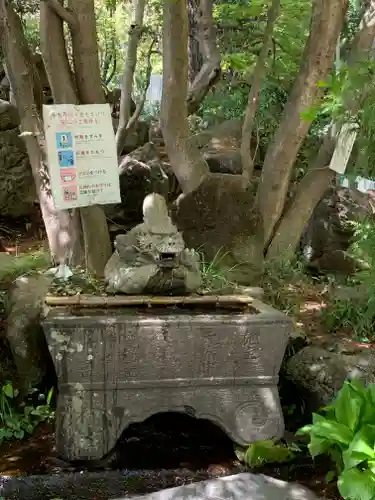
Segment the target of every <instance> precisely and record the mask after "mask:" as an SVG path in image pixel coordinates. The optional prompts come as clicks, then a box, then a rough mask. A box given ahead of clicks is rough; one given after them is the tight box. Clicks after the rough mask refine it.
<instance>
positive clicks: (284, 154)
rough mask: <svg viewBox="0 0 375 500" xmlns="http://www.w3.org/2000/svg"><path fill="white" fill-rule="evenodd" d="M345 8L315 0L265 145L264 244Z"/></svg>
mask: <svg viewBox="0 0 375 500" xmlns="http://www.w3.org/2000/svg"><path fill="white" fill-rule="evenodd" d="M346 8H347V0H314V3H313V11H312V18H311V25H310V34H309V38H308V41H307V44H306V47H305V50H304V53H303V56H302V63H301V69H300V72H299V75H298V78H297V80H296V82H295V84H294V87H293V90H292V92H291V95H290V97H289V100H288V103H287V104H286V106H285V110H284V114H283V118H282V120H281V123H280V125H279V128H278V130H277V132H276V134H275V137H274V139H273V141H272V142H271V145H270V146H269V148H268V151H267V154H266V158H265V161H264V165H263V170H262V176H261V181H260V185H259V189H258V203H259V208H260V212H261V214H262V217H263V221H264V237H265V246H267V244H268V242H269V240H270V238H271V237H272V233H273V231H274V228H275V226H276V224H277V222H278V220H279V218H280V216H281V214H282V211H283V209H284V204H285V200H286V195H287V192H288V187H289V182H290V177H291V172H292V169H293V165H294V162H295V159H296V156H297V154H298V151H299V149H300V147H301V145H302V142H303V140H304V138H305V137H306V135H307V133H308V130H309V127H310V123H309V122H308V121H306V120H304V119H303V118H302V117H301V114H302V112H303V111H306V109H308V108H310V107H311V106H313V105H314V104H315V103H316V102H317V100H318V99H319V98H320V97H321V95H322V89H320V88H319V87H318V86H317V83H318V82H319V81H320V80H324V79H325V78H326V77H327V76H328V74H329V71H330V70H331V67H332V63H333V56H334V54H335V49H336V43H337V39H338V36H339V34H340V30H341V27H342V24H343V20H344V15H345V12H346Z"/></svg>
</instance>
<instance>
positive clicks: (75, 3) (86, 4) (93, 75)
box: [69, 0, 105, 104]
mask: <svg viewBox="0 0 375 500" xmlns="http://www.w3.org/2000/svg"><path fill="white" fill-rule="evenodd" d="M69 7H70V9H71V12H72V13H73V14H74V16H75V18H76V20H77V23H78V28H77V29H75V28H74V29H71V30H70V31H71V36H72V46H73V63H74V71H75V77H76V85H77V90H78V97H79V100H80V102H81V104H105V97H104V91H103V87H102V84H101V76H100V66H99V56H98V34H97V31H96V20H95V9H94V0H69Z"/></svg>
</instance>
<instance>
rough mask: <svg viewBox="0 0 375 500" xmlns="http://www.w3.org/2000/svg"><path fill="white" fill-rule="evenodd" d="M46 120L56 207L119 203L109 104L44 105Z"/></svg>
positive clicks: (49, 161)
mask: <svg viewBox="0 0 375 500" xmlns="http://www.w3.org/2000/svg"><path fill="white" fill-rule="evenodd" d="M43 120H44V131H45V136H46V146H47V156H48V165H49V172H50V177H51V188H52V192H53V198H54V201H55V206H56V208H57V209H58V210H65V209H68V208H77V207H87V206H89V205H100V204H110V203H119V202H120V201H121V197H120V181H119V173H118V163H117V154H116V144H115V136H114V132H113V127H112V118H111V113H110V108H109V105H108V104H88V105H80V106H74V105H72V104H58V105H52V106H43Z"/></svg>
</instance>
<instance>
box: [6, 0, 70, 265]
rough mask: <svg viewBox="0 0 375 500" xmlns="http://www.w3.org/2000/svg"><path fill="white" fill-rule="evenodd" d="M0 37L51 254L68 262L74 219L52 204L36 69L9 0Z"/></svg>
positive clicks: (61, 261)
mask: <svg viewBox="0 0 375 500" xmlns="http://www.w3.org/2000/svg"><path fill="white" fill-rule="evenodd" d="M0 23H1V30H0V40H1V46H2V49H3V53H4V57H5V60H6V67H7V71H8V74H9V81H10V84H11V86H12V88H13V90H14V93H15V98H16V102H17V106H18V111H19V115H20V120H21V131H22V134H23V137H24V139H25V143H26V147H27V151H28V154H29V158H30V163H31V168H32V171H33V175H34V180H35V185H36V189H37V193H38V197H39V202H40V208H41V212H42V216H43V220H44V224H45V227H46V232H47V237H48V242H49V246H50V251H51V256H52V258H53V260H54V261H55V262H56V263H61V264H62V263H68V262H69V261H70V258H71V256H72V254H73V251H74V248H75V243H76V242H75V241H74V236H75V235H76V234H77V231H76V228H75V227H74V222H75V221H74V219H72V218H71V216H70V214H69V212H68V211H66V210H65V211H57V210H56V209H55V206H54V202H53V198H52V193H51V188H50V183H49V173H48V168H47V162H46V158H45V156H44V147H43V146H44V145H43V142H44V131H43V125H42V121H41V116H40V114H39V112H40V103H39V98H40V95H39V92H38V90H36V89H35V72H36V69H35V68H34V67H33V61H32V57H31V53H30V51H29V49H28V46H27V42H26V40H25V37H24V34H23V29H22V24H21V21H20V19H19V17H18V16H17V14H16V13H15V11H14V10H13V7H12V5H11V2H9V0H0Z"/></svg>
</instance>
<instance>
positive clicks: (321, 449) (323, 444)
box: [307, 434, 331, 458]
mask: <svg viewBox="0 0 375 500" xmlns="http://www.w3.org/2000/svg"><path fill="white" fill-rule="evenodd" d="M330 447H331V443H330V441H329V440H328V439H325V438H321V437H318V436H315V434H312V435H311V439H310V443H309V444H308V446H307V448H308V450H309V453H310V455H311V457H312V458H315V457H317V456H318V455H322V454H323V453H326V452H327V451H328V450H329V449H330Z"/></svg>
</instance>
